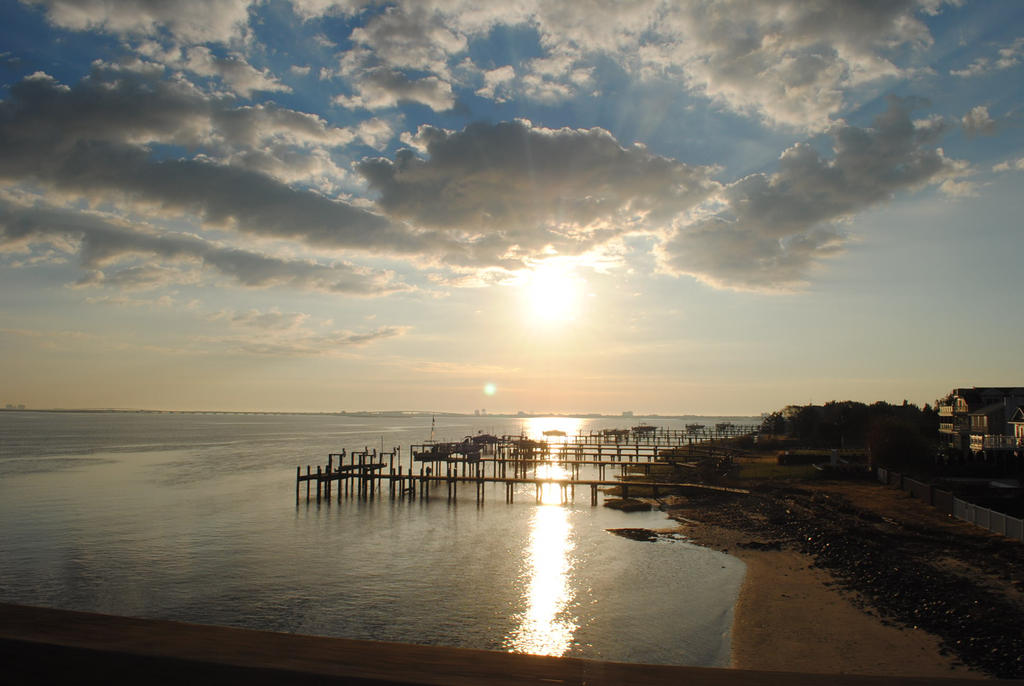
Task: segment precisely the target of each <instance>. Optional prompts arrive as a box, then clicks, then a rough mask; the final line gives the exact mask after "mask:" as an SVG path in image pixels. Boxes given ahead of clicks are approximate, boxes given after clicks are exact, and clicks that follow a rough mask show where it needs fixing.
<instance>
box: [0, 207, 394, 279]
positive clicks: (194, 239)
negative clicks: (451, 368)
mask: <svg viewBox="0 0 1024 686" xmlns="http://www.w3.org/2000/svg"><path fill="white" fill-rule="evenodd" d="M36 244H46V245H55V246H58V247H61V248H63V249H64V250H65V251H70V252H74V253H76V254H77V255H78V259H79V261H80V263H81V266H82V267H83V268H85V269H86V270H87V273H86V274H85V276H84V277H83V278H82V279H81V280H80V281H79V285H81V286H95V285H106V286H112V287H116V288H125V289H142V288H151V287H155V286H161V285H166V284H168V283H181V282H183V281H185V282H190V281H193V280H195V277H194V276H193V275H191V274H190V272H189V270H188V267H189V265H194V266H195V267H196V268H201V267H205V268H207V269H209V270H212V271H213V272H214V273H216V274H220V275H222V276H227V277H229V278H231V280H232V281H233V282H234V283H236V284H239V285H242V286H247V287H251V288H265V287H269V286H284V287H289V288H297V289H302V290H315V291H322V292H328V293H344V294H348V295H384V294H387V293H393V292H395V291H399V290H406V289H407V288H408V287H407V286H405V285H404V284H401V283H396V282H394V281H393V280H392V275H391V274H390V273H389V272H383V271H379V270H370V269H365V268H360V267H357V266H355V265H352V264H349V263H343V262H335V263H332V264H320V263H316V262H310V261H302V260H286V259H280V258H277V257H272V256H268V255H263V254H260V253H255V252H251V251H247V250H241V249H238V248H234V247H229V246H222V245H218V244H216V243H212V242H210V241H207V240H204V239H202V238H199V237H198V236H193V235H188V234H180V233H156V232H153V233H149V232H143V231H139V230H135V229H133V228H131V227H128V226H125V225H120V224H116V223H114V222H112V221H110V220H108V219H106V218H104V217H101V216H99V215H96V214H92V213H85V212H75V211H70V210H64V209H60V208H53V207H37V206H23V205H19V204H16V203H13V202H10V201H5V200H2V199H0V249H2V248H5V247H6V249H7V251H11V250H15V249H21V250H24V249H27V248H28V247H30V246H32V245H36ZM152 259H158V260H161V261H162V262H166V263H169V264H170V265H171V266H168V265H167V264H151V263H146V264H127V265H126V264H125V263H126V262H129V263H130V262H132V261H134V260H152Z"/></svg>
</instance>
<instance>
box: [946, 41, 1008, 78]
mask: <svg viewBox="0 0 1024 686" xmlns="http://www.w3.org/2000/svg"><path fill="white" fill-rule="evenodd" d="M1022 58H1024V38H1018V39H1016V40H1014V41H1013V42H1012V43H1007V44H1006V45H1004V46H1002V47H1000V48H998V49H997V50H996V55H995V57H978V58H977V59H975V60H974V61H973V62H971V63H970V64H969V65H968V66H967V67H965V68H963V69H951V70H950V71H949V73H950V74H951V75H952V76H960V77H962V78H973V77H975V76H981V75H982V74H987V73H989V72H992V71H999V70H1002V69H1010V68H1011V67H1016V66H1017V65H1018V64H1020V63H1021V59H1022Z"/></svg>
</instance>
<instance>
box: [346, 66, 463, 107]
mask: <svg viewBox="0 0 1024 686" xmlns="http://www.w3.org/2000/svg"><path fill="white" fill-rule="evenodd" d="M352 86H353V88H354V89H355V95H351V96H347V95H338V96H335V98H334V103H335V104H336V105H340V106H342V107H347V108H350V109H357V108H363V109H367V110H379V109H383V108H386V107H395V106H396V105H398V104H399V103H402V102H416V103H420V104H421V105H426V106H427V107H429V108H431V109H432V110H434V111H436V112H442V111H445V110H450V109H451V108H452V107H453V106H454V105H455V95H454V94H453V93H452V87H451V84H450V83H448V82H447V81H443V80H441V79H439V78H438V77H436V76H427V77H424V78H422V79H410V78H409V77H408V76H406V75H405V74H402V73H401V72H398V71H395V70H393V69H389V68H386V67H376V68H373V69H369V70H367V71H365V72H362V73H360V74H359V75H357V76H355V77H354V78H353V80H352Z"/></svg>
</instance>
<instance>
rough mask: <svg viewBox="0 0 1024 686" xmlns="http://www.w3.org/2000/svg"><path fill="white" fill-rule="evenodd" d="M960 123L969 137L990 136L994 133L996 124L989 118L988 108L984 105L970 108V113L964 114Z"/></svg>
mask: <svg viewBox="0 0 1024 686" xmlns="http://www.w3.org/2000/svg"><path fill="white" fill-rule="evenodd" d="M960 121H961V123H962V124H963V127H964V131H966V132H967V135H969V136H975V135H991V134H993V133H995V131H996V123H995V121H993V119H992V117H990V116H989V113H988V108H987V107H985V106H984V105H978V106H977V107H973V108H971V111H970V112H968V113H967V114H965V115H964V116H963V119H961V120H960Z"/></svg>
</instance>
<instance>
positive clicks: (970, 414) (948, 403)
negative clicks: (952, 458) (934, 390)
mask: <svg viewBox="0 0 1024 686" xmlns="http://www.w3.org/2000/svg"><path fill="white" fill-rule="evenodd" d="M936 405H937V407H938V411H939V434H940V436H941V437H942V438H943V439H944V442H945V443H946V445H947V446H948V447H949V448H951V449H953V450H956V451H960V452H961V453H962V454H963V455H964V457H967V458H971V459H985V460H987V459H990V458H992V457H996V458H1001V457H1004V456H1007V455H1008V454H1016V455H1018V456H1020V455H1021V454H1022V451H1024V387H1019V386H1018V387H1008V386H999V387H978V386H974V387H972V388H954V389H953V390H952V391H951V392H950V394H949V395H947V396H946V397H945V398H943V399H941V400H939V401H938V402H937V403H936Z"/></svg>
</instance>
